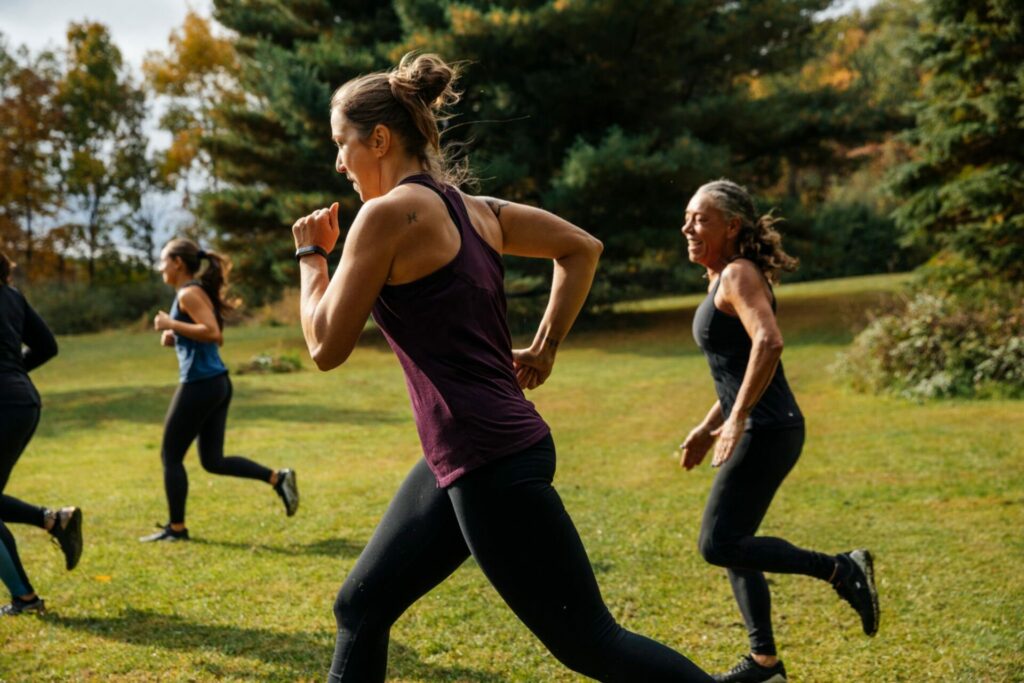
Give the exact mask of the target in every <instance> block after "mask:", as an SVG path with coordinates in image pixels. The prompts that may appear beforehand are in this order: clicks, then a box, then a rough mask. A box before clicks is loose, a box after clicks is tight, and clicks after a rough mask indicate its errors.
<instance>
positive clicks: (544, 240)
mask: <svg viewBox="0 0 1024 683" xmlns="http://www.w3.org/2000/svg"><path fill="white" fill-rule="evenodd" d="M481 199H483V200H484V201H485V202H486V203H487V205H488V207H490V209H491V211H492V212H493V213H494V215H495V217H496V218H497V219H498V222H499V224H500V225H501V239H502V252H503V253H505V254H512V255H514V256H528V257H533V258H549V259H552V261H553V262H554V274H553V276H552V279H551V296H550V298H549V299H548V305H547V309H546V310H545V311H544V316H543V318H542V319H541V322H540V325H539V326H538V328H537V333H536V335H535V336H534V339H533V343H532V344H531V345H530V347H529V348H528V349H523V350H521V351H517V352H515V353H514V358H515V359H516V362H517V366H518V367H517V374H518V376H519V382H520V385H521V386H523V387H524V388H529V389H533V388H535V387H537V386H539V385H540V384H543V382H544V381H545V380H546V379H547V377H548V375H550V374H551V366H552V364H553V363H554V357H555V352H556V351H557V349H558V345H559V344H560V343H561V342H562V340H564V339H565V337H566V335H568V334H569V330H570V329H571V328H572V325H573V323H574V322H575V321H576V316H578V315H579V312H580V310H581V309H582V308H583V304H584V302H585V301H586V299H587V294H588V293H589V292H590V285H591V283H592V282H593V281H594V273H595V271H596V270H597V262H598V259H599V258H600V256H601V251H602V249H603V248H604V247H603V245H602V244H601V242H600V240H598V239H597V238H595V237H593V236H591V235H590V234H588V233H587V232H585V231H583V230H581V229H580V228H578V227H576V226H575V225H573V224H572V223H569V222H568V221H566V220H563V219H562V218H559V217H558V216H556V215H554V214H553V213H550V212H548V211H544V210H543V209H538V208H535V207H532V206H526V205H524V204H515V203H509V202H504V201H501V200H497V199H493V198H490V197H484V198H481Z"/></svg>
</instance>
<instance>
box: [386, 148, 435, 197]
mask: <svg viewBox="0 0 1024 683" xmlns="http://www.w3.org/2000/svg"><path fill="white" fill-rule="evenodd" d="M426 172H427V169H425V168H424V167H423V162H422V161H420V160H419V159H416V158H413V157H407V158H405V159H402V160H395V163H393V164H383V165H382V168H381V174H380V185H381V187H380V189H381V194H382V195H385V194H387V193H388V192H391V190H393V189H395V188H396V187H398V184H399V183H401V182H402V181H403V180H405V179H406V178H408V177H409V176H414V175H418V174H420V173H426Z"/></svg>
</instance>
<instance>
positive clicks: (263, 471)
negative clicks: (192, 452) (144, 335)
mask: <svg viewBox="0 0 1024 683" xmlns="http://www.w3.org/2000/svg"><path fill="white" fill-rule="evenodd" d="M230 405H231V380H230V379H228V376H227V374H223V375H217V376H216V377H211V378H209V379H203V380H199V381H198V382H188V383H186V384H180V385H178V390H177V391H176V392H175V393H174V398H172V399H171V407H170V408H168V409H167V419H166V420H165V421H164V443H163V447H162V449H161V451H160V457H161V459H162V460H163V464H164V490H165V491H166V492H167V506H168V508H170V517H171V519H170V521H171V523H173V524H183V523H184V522H185V499H186V498H187V497H188V475H187V474H186V473H185V465H184V461H185V454H186V453H187V452H188V447H189V446H191V445H192V442H193V441H195V439H196V437H198V438H199V462H201V463H202V465H203V469H205V470H206V471H207V472H212V473H213V474H225V475H229V476H232V477H243V478H245V479H259V480H260V481H265V482H269V481H270V476H271V474H272V473H271V471H270V470H269V469H267V468H266V467H264V466H263V465H260V464H258V463H255V462H253V461H252V460H249V459H247V458H243V457H240V456H237V455H234V456H228V457H224V428H225V426H226V425H227V420H228V406H230Z"/></svg>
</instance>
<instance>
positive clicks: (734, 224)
mask: <svg viewBox="0 0 1024 683" xmlns="http://www.w3.org/2000/svg"><path fill="white" fill-rule="evenodd" d="M742 228H743V221H742V220H740V218H739V216H733V217H732V218H730V219H729V225H728V226H726V228H725V235H726V237H728V238H729V239H735V238H737V237H739V236H740V230H741V229H742Z"/></svg>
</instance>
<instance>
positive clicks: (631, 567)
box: [0, 276, 1024, 683]
mask: <svg viewBox="0 0 1024 683" xmlns="http://www.w3.org/2000/svg"><path fill="white" fill-rule="evenodd" d="M899 279H900V278H899V276H896V277H892V276H885V277H883V278H880V279H865V278H858V279H854V280H851V281H833V282H829V283H820V284H817V285H816V284H800V285H786V286H785V287H783V288H780V290H779V307H780V311H779V313H780V318H781V320H782V326H783V332H784V333H785V334H786V342H787V347H786V351H785V355H784V361H785V365H786V371H787V374H788V375H789V377H790V381H791V384H792V385H793V386H794V387H795V390H796V391H797V393H798V398H799V400H800V403H801V406H802V407H803V409H804V412H805V414H806V415H807V420H808V440H807V445H806V448H805V451H804V455H803V457H802V459H801V462H800V464H799V465H798V466H797V468H796V470H795V471H794V472H793V474H792V475H791V476H790V478H789V480H788V481H787V483H786V484H785V485H784V486H783V488H782V490H781V491H780V493H779V495H778V498H777V500H776V502H775V504H774V505H773V508H772V510H771V512H770V513H769V515H768V518H767V519H766V521H765V524H764V531H765V532H766V533H772V534H778V535H782V536H784V537H786V538H788V539H790V540H791V541H793V542H795V543H797V544H800V545H803V546H806V547H811V548H815V549H820V550H823V551H830V552H835V551H840V550H846V549H849V548H851V547H854V546H860V545H865V546H868V547H870V548H871V549H872V550H873V551H874V552H875V553H876V555H877V570H878V575H879V578H880V584H881V591H882V609H883V617H882V628H881V632H880V634H879V635H878V636H877V637H876V638H874V639H868V638H865V637H864V636H863V635H861V634H860V631H859V627H858V625H857V622H856V617H855V615H854V614H853V612H852V611H851V610H849V608H847V607H846V606H845V605H843V604H841V603H839V602H838V600H837V599H836V598H835V597H834V595H833V593H832V591H831V590H830V589H829V588H828V587H827V586H826V585H824V584H821V583H818V582H815V581H813V580H811V579H807V578H802V577H789V576H773V577H771V580H772V585H773V590H774V601H773V606H774V614H775V620H776V632H777V638H778V641H779V646H780V648H781V654H782V656H783V657H784V658H785V659H786V663H787V668H788V669H789V670H790V674H791V677H792V679H793V680H794V681H801V682H812V681H814V682H820V683H834V682H835V681H962V682H964V683H967V682H971V683H974V682H976V681H991V682H993V683H995V682H1003V681H1012V680H1020V671H1022V670H1024V669H1022V667H1024V657H1022V655H1021V654H1020V653H1021V649H1022V647H1024V610H1022V608H1021V606H1022V605H1024V581H1021V580H1020V579H1019V576H1018V575H1019V563H1020V560H1021V558H1022V557H1024V536H1022V534H1021V532H1020V529H1021V528H1022V527H1024V494H1022V491H1024V455H1022V454H1024V429H1022V427H1024V419H1022V417H1021V416H1022V414H1024V411H1022V410H1021V409H1022V407H1024V404H1022V403H1021V402H1020V401H1016V402H1014V401H984V402H963V401H959V402H942V403H925V404H914V403H907V402H904V401H900V400H897V399H894V398H878V397H873V396H864V395H858V394H853V393H851V392H849V391H848V390H846V389H844V388H842V387H840V386H837V385H836V384H835V383H834V381H833V380H832V379H831V377H830V376H829V374H828V372H827V371H826V367H827V366H828V365H829V363H831V362H832V359H833V358H834V355H835V354H836V352H837V351H838V350H839V349H840V348H842V345H843V344H844V343H846V342H847V341H848V340H849V339H850V336H851V332H850V330H851V328H852V327H853V326H855V325H856V324H857V320H858V319H859V317H860V315H861V312H862V311H863V309H864V307H865V306H867V305H869V304H870V303H871V302H872V301H876V300H877V299H878V298H879V297H880V296H881V295H882V293H884V292H885V291H886V290H888V289H889V288H891V287H893V286H894V285H895V284H896V283H897V282H898V281H899ZM695 303H696V300H686V301H685V305H678V304H677V305H675V306H672V305H668V304H659V305H660V306H661V307H660V308H656V309H650V310H649V311H647V313H649V314H650V315H646V314H643V313H641V314H637V315H636V316H635V317H636V318H637V319H636V321H635V322H636V324H635V325H634V324H629V325H625V326H622V327H621V328H618V329H615V330H613V331H605V332H587V333H580V334H576V335H574V336H572V337H571V338H570V339H569V340H568V341H567V342H566V344H565V347H564V350H563V351H562V352H561V353H560V357H559V360H558V364H557V366H556V370H555V374H554V375H553V376H552V379H551V381H550V383H549V384H548V385H547V386H545V387H543V388H542V389H540V390H539V391H537V392H535V393H534V394H533V395H532V398H533V399H534V400H535V401H536V403H537V405H538V407H539V408H540V410H541V412H542V413H543V414H544V415H545V417H546V418H547V419H548V421H549V422H550V423H551V425H552V428H553V430H554V434H555V438H556V443H557V444H558V452H559V472H558V475H557V479H556V485H557V486H558V488H559V491H560V493H561V495H562V497H563V499H564V500H565V502H566V505H567V507H568V509H569V511H570V513H571V514H572V515H573V518H574V519H575V521H576V524H577V526H578V527H579V530H580V533H581V535H582V537H583V539H584V542H585V543H586V545H587V548H588V550H589V552H590V555H591V560H592V561H593V563H594V566H595V568H596V570H597V575H598V579H599V581H600V583H601V587H602V591H603V594H604V596H605V598H606V600H607V602H608V604H609V606H610V607H611V609H612V610H613V612H614V613H615V615H616V616H617V617H619V618H620V619H621V620H622V622H623V623H624V624H625V625H626V626H628V627H630V628H632V629H634V630H637V631H639V632H641V633H644V634H646V635H650V636H653V637H655V638H658V639H659V640H662V641H664V642H666V643H668V644H670V645H671V646H673V647H675V648H677V649H679V650H680V651H681V652H683V653H685V654H687V655H688V656H690V657H691V658H692V659H694V660H695V661H696V662H697V663H699V664H701V665H702V666H704V667H706V668H708V669H710V670H720V669H722V668H727V667H728V666H731V665H732V664H733V663H734V660H735V659H736V657H738V655H739V654H740V653H742V652H743V651H744V645H745V636H744V633H743V629H742V627H741V626H740V625H739V622H740V618H739V615H738V613H737V611H736V608H735V606H734V604H733V601H732V597H731V593H730V590H729V586H728V582H727V581H726V579H725V576H724V573H723V572H722V571H721V570H719V569H716V568H714V567H710V566H708V565H706V564H705V563H704V562H703V560H702V559H701V558H700V557H699V555H698V554H697V551H696V537H697V529H698V526H699V521H700V514H701V509H702V506H703V502H704V498H705V496H706V494H707V490H708V487H709V486H710V483H711V479H712V477H713V476H714V472H713V471H712V470H710V469H708V468H701V469H700V470H698V471H695V472H691V473H683V472H682V471H680V470H679V469H678V468H677V466H676V464H675V459H674V448H675V446H676V445H678V443H679V441H680V440H681V438H682V437H683V436H684V435H685V434H686V432H687V431H688V430H689V428H690V427H691V426H692V425H693V424H694V423H695V421H696V420H698V419H700V417H701V416H702V415H703V413H704V412H705V411H706V409H707V408H708V406H709V405H710V403H711V401H712V400H713V396H712V388H711V383H710V381H709V379H708V373H707V368H706V366H705V363H704V360H703V358H702V357H701V356H700V355H699V354H698V353H697V351H696V348H695V347H694V345H693V342H692V339H691V338H690V332H689V324H690V320H691V318H692V307H693V306H694V305H695ZM60 342H61V354H60V356H58V358H56V359H55V360H54V361H53V362H52V363H51V364H49V365H48V366H45V367H44V368H41V369H40V370H39V371H38V372H37V373H36V380H37V384H38V386H39V388H40V391H41V392H42V394H43V397H44V403H45V406H44V413H43V421H42V423H41V425H40V428H39V431H38V433H37V435H36V437H35V439H34V440H33V442H32V444H31V445H30V447H29V449H28V451H27V452H26V453H25V455H24V456H23V457H22V460H21V462H20V463H19V464H18V466H17V468H16V469H15V471H14V475H13V477H12V480H11V483H10V484H9V485H8V489H7V490H8V492H9V493H11V494H12V495H17V496H20V497H23V498H25V499H27V500H30V501H35V502H38V503H40V504H46V505H59V504H65V503H75V504H78V505H80V506H82V507H83V509H84V510H85V524H86V535H87V542H88V545H87V547H86V551H85V554H84V556H83V559H82V563H81V565H80V567H79V568H78V569H76V570H75V571H74V572H72V573H70V574H69V573H66V572H64V571H63V564H62V562H61V560H60V554H59V552H57V551H56V550H55V549H54V548H52V547H51V546H50V545H49V543H48V542H47V539H46V536H45V534H43V533H42V532H40V531H38V530H36V529H31V528H26V527H15V533H16V535H17V537H18V541H19V547H20V549H21V551H22V556H23V559H24V560H25V564H26V566H27V569H28V571H29V573H30V575H31V577H32V579H33V581H34V583H35V584H36V587H37V589H38V590H39V592H40V593H41V594H42V595H43V597H44V598H46V600H47V602H48V604H49V605H50V609H51V613H50V615H48V616H46V617H43V618H34V617H24V618H17V619H6V620H4V621H0V680H3V681H33V682H34V681H68V680H74V681H81V680H92V681H151V680H169V681H177V680H201V681H213V680H252V681H291V680H310V681H312V680H322V679H324V678H325V676H326V669H327V666H328V664H329V660H330V655H331V651H332V647H333V638H334V636H333V632H334V625H333V617H332V615H331V611H330V608H331V603H332V601H333V597H334V594H335V592H336V591H337V588H338V586H339V585H340V584H341V581H342V580H343V578H344V576H345V574H346V572H347V571H348V570H349V569H350V568H351V566H352V564H353V562H354V561H355V559H356V557H357V556H358V553H359V551H360V550H361V548H362V546H363V545H364V544H365V542H366V540H367V539H368V538H369V536H370V534H371V533H372V531H373V528H374V526H375V524H376V522H377V520H378V519H379V518H380V515H381V514H382V513H383V510H384V507H385V506H386V505H387V502H388V500H389V499H390V497H391V495H392V494H393V493H394V491H395V489H396V488H397V486H398V484H399V483H400V482H401V480H402V479H403V477H404V475H405V473H406V471H407V470H408V469H409V468H410V467H411V466H412V464H413V463H414V462H415V461H416V460H417V458H418V457H419V445H418V442H417V439H416V434H415V429H414V428H413V424H412V420H411V416H410V409H409V405H408V398H407V396H406V394H405V385H404V381H403V380H402V377H401V372H400V369H399V367H398V364H397V361H396V360H395V358H394V357H393V355H392V354H391V353H390V351H388V350H387V349H386V348H385V347H383V346H382V345H381V344H380V343H379V341H375V340H374V339H373V338H369V337H368V339H367V340H366V343H363V344H361V346H360V348H359V349H358V350H357V351H356V353H355V354H354V355H353V357H352V358H351V360H350V361H349V363H347V364H346V365H345V366H343V367H342V368H341V369H340V370H338V371H336V372H332V373H328V374H321V373H318V372H316V371H315V370H312V369H310V368H311V364H310V363H308V361H307V363H306V369H305V370H304V371H302V372H299V373H295V374H284V375H246V376H244V377H235V378H234V384H235V401H234V405H233V408H232V412H231V417H230V419H229V425H228V429H229V431H228V450H229V452H233V453H245V454H248V455H250V456H252V457H254V458H255V459H257V460H259V461H261V462H264V463H265V464H267V465H269V466H272V467H280V466H285V465H287V466H290V467H294V468H296V470H297V471H298V475H299V484H300V487H301V489H302V494H303V500H302V507H301V509H300V511H299V513H298V515H297V516H296V517H294V518H292V519H288V518H286V517H285V515H284V512H283V509H282V508H281V506H280V503H279V502H278V500H277V498H276V496H274V494H273V493H272V492H271V490H270V489H269V487H266V486H263V485H260V484H258V483H253V482H249V481H240V480H233V479H227V478H220V477H213V476H211V475H208V474H206V473H205V472H203V471H202V470H201V468H200V467H199V466H198V462H197V459H196V457H195V454H194V452H193V453H190V455H189V456H188V458H187V460H186V465H187V467H188V468H189V473H190V476H191V493H190V497H189V507H188V518H189V526H190V528H191V530H192V533H193V536H194V538H195V541H193V542H192V543H190V544H177V545H170V546H157V547H154V546H151V545H142V544H139V543H138V542H137V541H136V537H137V536H139V535H141V534H143V533H146V532H148V531H149V530H150V529H151V527H152V524H153V523H154V522H158V521H164V519H165V516H166V512H165V508H164V502H163V494H162V489H161V478H160V465H159V443H160V436H161V430H162V420H163V414H164V411H165V410H166V406H167V402H168V401H169V400H170V397H171V394H172V393H173V391H174V381H175V378H176V367H175V361H174V358H173V353H172V352H171V351H170V350H169V349H162V348H160V347H158V346H157V343H156V338H155V336H154V335H152V334H142V333H127V332H110V333H103V334H98V335H88V336H82V337H71V338H63V339H61V340H60ZM296 349H298V350H300V351H301V350H302V349H303V344H302V341H301V336H300V334H299V332H298V330H297V329H295V328H291V327H241V328H232V329H231V330H229V331H228V335H227V345H226V346H225V357H226V360H227V361H228V363H229V365H232V366H234V365H236V364H238V363H240V362H243V361H246V360H248V359H249V358H250V357H251V356H252V355H253V354H256V353H261V352H266V351H269V352H271V353H282V352H288V351H294V350H296ZM390 680H395V681H404V682H409V683H411V682H414V681H416V682H427V681H468V682H481V683H483V682H486V683H498V682H513V681H531V682H532V681H543V682H546V681H577V680H581V679H580V677H578V676H575V675H573V674H571V673H568V672H566V671H565V670H563V669H562V668H561V667H560V666H559V665H558V664H557V662H555V660H554V659H553V658H552V657H551V656H550V655H548V654H547V653H546V651H545V650H544V649H543V647H541V646H540V645H539V644H538V643H537V642H536V640H535V639H534V638H533V637H532V636H531V635H530V634H529V633H528V632H527V631H526V629H525V628H524V627H523V626H522V625H521V624H519V623H518V621H517V620H516V619H515V617H514V616H513V615H512V614H511V613H510V612H509V610H508V609H507V608H506V607H504V605H503V604H502V603H501V601H500V599H499V598H498V597H497V595H496V594H495V592H494V591H493V589H491V588H490V586H489V585H488V584H487V582H486V580H485V579H484V578H483V576H482V575H481V573H480V571H479V570H478V569H477V568H476V566H475V565H474V564H473V563H472V562H469V563H467V564H466V566H464V567H463V568H462V569H461V570H460V571H458V572H457V573H456V574H455V575H454V576H453V577H452V578H451V579H449V580H448V581H447V582H446V583H445V584H443V585H442V586H440V587H439V588H438V589H437V590H435V591H434V592H433V593H431V594H430V595H428V596H427V597H426V598H425V599H423V600H422V601H421V602H420V603H418V604H417V605H415V606H413V608H412V609H411V610H409V612H408V613H407V614H406V615H404V616H403V617H402V619H401V620H400V621H399V622H398V624H397V625H396V627H395V629H394V630H393V632H392V644H391V666H390ZM638 683H641V682H638Z"/></svg>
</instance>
